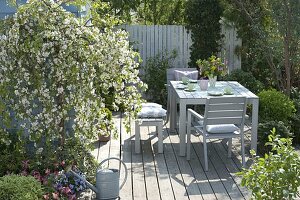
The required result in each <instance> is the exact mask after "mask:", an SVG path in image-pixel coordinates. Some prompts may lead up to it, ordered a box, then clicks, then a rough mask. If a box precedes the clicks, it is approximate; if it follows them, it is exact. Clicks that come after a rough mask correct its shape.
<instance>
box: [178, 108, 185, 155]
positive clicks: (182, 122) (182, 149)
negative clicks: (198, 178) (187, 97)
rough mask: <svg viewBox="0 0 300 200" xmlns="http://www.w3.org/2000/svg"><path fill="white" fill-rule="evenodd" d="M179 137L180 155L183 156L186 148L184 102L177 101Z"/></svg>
mask: <svg viewBox="0 0 300 200" xmlns="http://www.w3.org/2000/svg"><path fill="white" fill-rule="evenodd" d="M179 105H180V108H179V139H180V153H179V155H180V156H185V150H186V103H183V102H179Z"/></svg>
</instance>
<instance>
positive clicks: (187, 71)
mask: <svg viewBox="0 0 300 200" xmlns="http://www.w3.org/2000/svg"><path fill="white" fill-rule="evenodd" d="M198 74H199V72H198V70H197V69H196V68H169V69H167V84H166V87H167V92H168V99H167V111H168V112H167V121H166V123H167V122H168V121H169V117H170V116H169V115H170V96H171V95H170V81H181V78H182V76H187V77H188V78H190V79H194V80H197V79H198Z"/></svg>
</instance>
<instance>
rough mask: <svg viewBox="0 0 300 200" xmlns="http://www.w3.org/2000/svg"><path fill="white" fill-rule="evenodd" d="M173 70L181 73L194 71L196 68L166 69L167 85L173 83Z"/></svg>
mask: <svg viewBox="0 0 300 200" xmlns="http://www.w3.org/2000/svg"><path fill="white" fill-rule="evenodd" d="M175 70H177V71H182V72H191V71H196V70H197V69H196V68H169V69H167V84H169V83H170V81H174V80H176V79H175Z"/></svg>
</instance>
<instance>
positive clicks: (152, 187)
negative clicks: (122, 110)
mask: <svg viewBox="0 0 300 200" xmlns="http://www.w3.org/2000/svg"><path fill="white" fill-rule="evenodd" d="M114 120H115V122H116V125H117V126H118V131H119V136H118V138H114V139H111V140H110V141H109V142H97V143H95V149H94V151H93V155H95V157H96V158H97V160H98V161H99V162H100V161H102V160H103V159H105V158H107V157H118V158H121V159H122V160H123V161H124V162H125V163H126V166H127V168H128V178H127V181H126V183H125V185H124V187H123V188H122V190H121V191H120V199H122V200H123V199H124V200H131V199H135V200H146V199H147V200H159V199H166V200H172V199H179V200H181V199H183V200H184V199H187V200H188V199H190V200H193V199H197V200H199V199H207V200H212V199H222V200H225V199H250V192H249V191H248V190H247V189H246V188H245V187H241V186H240V182H241V177H238V176H237V175H235V173H236V172H239V171H240V170H241V157H240V148H239V145H238V144H236V143H237V142H236V141H237V139H233V153H232V157H231V158H228V157H227V144H226V141H221V140H213V141H211V142H210V143H209V145H208V157H209V171H208V172H205V171H204V159H203V146H202V143H201V139H202V137H196V136H192V149H191V160H190V161H187V160H186V157H181V156H179V137H178V134H177V133H172V134H171V133H170V132H169V127H168V125H167V126H165V127H164V129H163V134H164V153H163V154H158V153H157V142H158V139H157V137H156V135H155V134H156V133H155V127H141V140H142V141H141V150H142V153H141V154H136V153H135V152H134V127H132V129H131V133H126V130H125V128H124V127H123V126H122V118H121V117H120V115H116V116H115V117H114ZM133 124H134V123H133ZM249 147H250V140H249V137H246V160H248V157H249ZM249 162H250V161H249V160H248V162H247V165H248V166H249V165H250V163H249ZM108 165H109V167H110V168H118V166H119V164H118V162H117V161H110V162H109V163H108ZM124 174H125V173H124V170H123V169H122V170H121V179H122V178H123V177H124ZM91 196H93V195H92V194H91V192H90V193H85V196H83V197H82V198H80V199H92V198H91Z"/></svg>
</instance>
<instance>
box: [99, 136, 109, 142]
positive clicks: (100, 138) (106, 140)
mask: <svg viewBox="0 0 300 200" xmlns="http://www.w3.org/2000/svg"><path fill="white" fill-rule="evenodd" d="M109 140H110V134H109V135H99V141H100V142H108V141H109Z"/></svg>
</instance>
